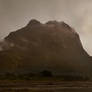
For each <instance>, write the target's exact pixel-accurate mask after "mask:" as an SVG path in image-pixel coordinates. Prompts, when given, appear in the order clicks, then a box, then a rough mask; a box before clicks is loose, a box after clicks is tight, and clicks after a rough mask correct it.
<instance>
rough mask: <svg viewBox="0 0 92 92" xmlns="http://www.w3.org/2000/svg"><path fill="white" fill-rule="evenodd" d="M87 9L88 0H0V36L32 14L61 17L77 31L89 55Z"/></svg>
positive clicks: (91, 23)
mask: <svg viewBox="0 0 92 92" xmlns="http://www.w3.org/2000/svg"><path fill="white" fill-rule="evenodd" d="M91 12H92V0H0V38H4V37H5V36H6V35H8V33H9V32H11V31H15V30H17V29H19V28H21V27H23V26H25V25H26V24H27V23H28V21H29V20H30V19H32V18H36V19H38V20H39V21H41V22H46V21H48V20H58V21H65V22H66V23H68V24H69V25H71V26H72V27H73V28H75V30H76V31H77V32H78V33H79V35H80V37H81V41H82V43H83V46H84V48H85V49H86V50H87V51H88V53H89V54H90V55H92V48H91V45H92V44H91V43H90V41H91V39H92V37H91V36H92V31H91V29H92V13H91Z"/></svg>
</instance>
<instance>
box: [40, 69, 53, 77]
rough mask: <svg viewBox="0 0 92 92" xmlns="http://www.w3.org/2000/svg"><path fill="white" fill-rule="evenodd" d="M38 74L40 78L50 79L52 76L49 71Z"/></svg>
mask: <svg viewBox="0 0 92 92" xmlns="http://www.w3.org/2000/svg"><path fill="white" fill-rule="evenodd" d="M40 74H41V76H42V77H52V76H53V74H52V72H51V71H49V70H44V71H42V72H41V73H40Z"/></svg>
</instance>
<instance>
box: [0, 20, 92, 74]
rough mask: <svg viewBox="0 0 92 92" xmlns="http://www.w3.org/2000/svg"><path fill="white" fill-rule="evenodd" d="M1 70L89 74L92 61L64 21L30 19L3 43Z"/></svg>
mask: <svg viewBox="0 0 92 92" xmlns="http://www.w3.org/2000/svg"><path fill="white" fill-rule="evenodd" d="M1 48H2V49H3V50H2V51H1V52H0V71H3V72H7V71H9V72H16V73H20V72H21V73H22V72H30V71H32V72H35V73H38V72H41V71H43V70H50V71H52V72H53V73H54V74H57V75H61V74H63V73H75V74H84V75H91V61H90V59H89V55H88V54H87V53H86V51H85V50H84V49H83V47H82V44H81V41H80V38H79V35H78V34H77V32H76V31H75V30H74V29H73V28H71V27H70V26H69V25H67V24H66V23H64V22H57V21H49V22H47V23H45V24H42V23H40V22H39V21H37V20H31V21H30V22H29V23H28V25H27V26H26V27H24V28H22V29H19V30H17V31H15V32H11V33H10V34H9V35H8V36H7V37H6V38H5V39H4V41H3V42H2V46H1Z"/></svg>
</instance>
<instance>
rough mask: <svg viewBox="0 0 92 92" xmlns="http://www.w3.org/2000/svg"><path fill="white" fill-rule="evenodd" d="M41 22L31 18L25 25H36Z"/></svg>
mask: <svg viewBox="0 0 92 92" xmlns="http://www.w3.org/2000/svg"><path fill="white" fill-rule="evenodd" d="M39 24H41V23H40V22H39V21H38V20H36V19H32V20H31V21H30V22H29V23H28V25H27V26H36V25H39Z"/></svg>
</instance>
